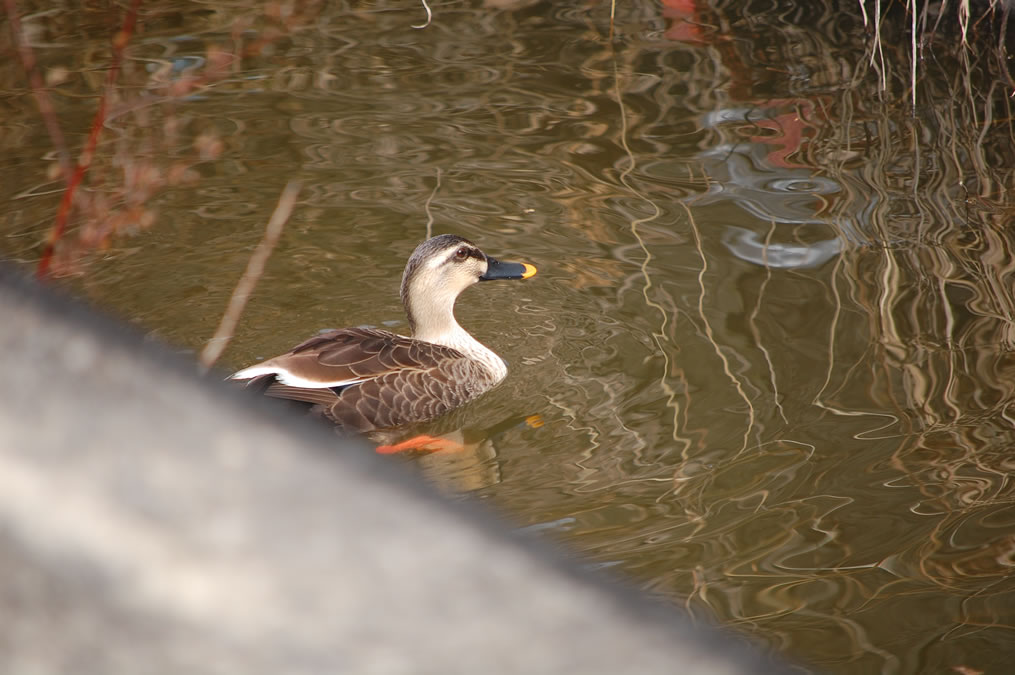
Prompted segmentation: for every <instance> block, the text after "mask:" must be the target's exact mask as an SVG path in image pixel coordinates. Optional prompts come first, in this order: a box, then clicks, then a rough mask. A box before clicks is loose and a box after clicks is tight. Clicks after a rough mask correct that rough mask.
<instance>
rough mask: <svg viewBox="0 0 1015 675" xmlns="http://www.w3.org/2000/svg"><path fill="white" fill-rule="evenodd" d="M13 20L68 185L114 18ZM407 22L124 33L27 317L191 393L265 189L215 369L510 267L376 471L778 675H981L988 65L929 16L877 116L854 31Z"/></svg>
mask: <svg viewBox="0 0 1015 675" xmlns="http://www.w3.org/2000/svg"><path fill="white" fill-rule="evenodd" d="M152 4H153V5H155V4H156V3H152ZM755 4H758V5H764V7H763V8H762V7H758V8H755V7H754V5H755ZM868 4H869V5H870V7H869V8H868V9H869V10H872V9H873V3H868ZM19 6H20V11H21V22H20V23H21V26H20V31H21V35H22V37H23V39H24V40H25V41H26V42H27V43H29V44H30V45H31V46H32V47H33V50H34V56H35V58H36V59H37V60H38V64H39V71H38V72H39V74H40V77H41V78H42V81H43V82H45V83H46V85H45V92H46V93H47V95H48V100H49V101H50V103H51V105H52V106H53V108H54V110H55V114H54V118H55V119H57V120H58V122H59V124H60V126H61V128H62V133H63V136H64V140H63V141H62V142H63V143H65V144H66V145H67V146H68V147H69V148H70V155H71V156H72V157H73V158H76V157H77V156H78V153H79V151H80V149H81V148H82V147H83V146H84V145H85V143H86V140H87V136H88V133H89V130H90V128H91V123H92V117H93V115H94V114H95V111H96V108H97V103H98V96H99V94H100V93H101V92H102V91H103V90H104V87H105V78H106V76H107V73H108V71H109V63H110V49H109V36H110V34H111V33H112V32H114V30H115V29H114V27H116V26H119V25H120V24H121V22H122V21H123V19H124V15H125V8H124V7H121V6H119V5H112V4H110V5H106V4H104V3H90V4H88V5H87V6H85V7H82V6H80V5H79V4H78V3H70V2H59V1H57V2H46V3H31V2H26V3H19ZM431 9H432V11H433V20H432V22H431V23H430V24H429V25H426V26H425V27H424V28H416V27H414V26H415V25H421V24H423V23H424V22H425V21H426V10H425V9H424V6H423V5H422V4H420V3H416V2H412V1H409V0H406V1H405V2H400V3H390V2H386V1H381V2H377V3H371V4H367V3H358V2H351V3H342V2H339V3H320V4H319V3H314V2H302V3H300V2H293V3H286V2H280V3H274V4H268V5H262V4H261V3H254V2H243V1H237V2H231V3H204V2H163V3H157V6H143V7H142V8H141V11H140V15H139V23H138V26H137V28H136V29H135V30H134V31H133V32H132V33H131V34H130V35H129V40H128V43H127V49H126V51H125V53H124V61H123V65H122V69H121V71H120V72H119V73H118V74H117V80H116V84H115V86H114V87H113V88H112V89H111V91H110V96H111V98H110V104H109V109H108V115H107V118H106V119H105V121H104V122H103V125H102V129H101V131H102V134H101V136H100V137H99V141H98V145H97V148H96V152H95V154H94V158H93V161H92V166H91V168H90V169H89V172H88V174H87V176H86V178H85V181H84V183H83V184H82V188H81V189H80V191H79V197H78V201H77V202H76V203H75V206H76V210H75V211H74V216H73V219H72V222H71V224H72V227H71V229H70V230H69V232H68V233H67V235H65V238H64V240H63V241H62V243H61V247H60V249H59V251H58V256H57V258H56V259H55V260H54V270H55V272H56V276H57V278H58V279H60V283H62V284H64V285H66V286H68V287H70V288H72V289H73V290H74V291H75V292H77V293H80V294H82V295H84V296H86V297H88V298H89V299H90V300H92V301H94V302H95V303H96V304H98V305H100V306H102V307H104V308H106V309H107V310H108V311H110V312H112V313H114V314H116V315H119V316H121V317H123V318H125V319H127V320H129V321H131V322H133V323H135V324H136V325H138V326H139V327H140V328H141V329H142V330H143V331H145V332H146V333H150V334H152V335H153V336H156V337H158V338H160V339H161V340H164V341H165V342H167V343H169V344H170V345H172V346H173V347H174V348H177V349H179V350H183V351H188V352H194V353H195V354H196V353H197V352H199V351H200V349H201V348H202V347H203V345H204V344H205V343H206V342H207V340H208V339H209V338H210V337H211V336H212V335H213V334H214V332H215V329H216V326H217V324H218V322H219V320H220V318H221V316H222V313H223V311H224V309H225V306H226V303H227V301H228V299H229V297H230V295H231V293H232V291H233V288H234V287H235V285H236V282H237V280H238V279H239V277H240V275H241V274H242V273H243V270H244V268H245V266H246V264H247V261H248V259H249V257H250V255H251V253H252V251H253V250H254V248H255V246H256V245H257V244H258V242H259V241H260V239H261V237H262V234H263V230H264V224H265V223H266V222H267V220H268V218H269V217H270V215H271V213H272V210H273V209H274V207H275V205H276V202H277V200H278V197H279V194H280V193H281V191H282V188H283V186H284V185H285V184H286V183H287V181H289V180H291V179H296V180H299V181H301V183H302V188H301V191H300V193H299V197H298V200H297V204H296V207H295V209H294V210H293V212H292V215H291V217H290V218H289V220H288V222H287V224H286V227H285V230H284V232H283V234H282V237H281V240H280V242H279V244H278V246H277V247H276V249H275V250H274V252H273V254H272V257H271V259H270V262H269V263H268V266H267V268H266V270H265V272H264V274H263V275H262V277H261V279H260V282H259V285H258V286H257V289H256V292H255V293H254V295H253V297H252V299H251V301H250V303H249V304H248V306H247V308H246V310H245V312H244V314H243V316H242V320H241V322H240V324H239V327H238V329H237V332H236V336H235V338H234V339H233V341H232V342H231V343H230V346H229V348H228V350H227V351H226V352H225V354H224V356H223V359H222V361H221V362H220V363H219V366H220V367H222V368H223V369H224V370H229V369H233V368H236V367H239V366H242V365H246V364H249V363H251V362H253V361H255V360H257V359H261V358H266V357H269V356H272V355H274V354H277V353H280V352H282V351H284V350H286V349H288V348H289V347H291V346H292V345H294V344H295V343H296V342H298V341H300V340H302V339H303V338H305V337H308V336H310V335H312V334H314V333H315V332H317V331H318V330H321V329H324V328H329V327H340V326H346V325H361V324H368V325H376V326H383V327H388V328H390V329H392V330H395V331H405V330H407V327H406V325H405V318H404V315H403V313H402V308H401V305H400V304H399V301H398V284H399V280H400V276H401V272H402V268H403V266H404V264H405V261H406V259H407V257H408V255H409V254H410V253H411V251H412V249H413V248H414V246H415V245H416V244H417V243H418V242H419V241H421V240H423V239H424V238H426V237H427V236H428V234H430V233H434V234H436V233H441V232H454V233H457V234H461V235H463V236H465V237H467V238H469V239H471V240H473V241H474V242H476V243H477V244H479V245H480V246H481V247H483V248H484V250H486V251H487V252H488V253H489V254H491V255H493V256H495V257H498V258H500V259H504V260H519V261H527V262H530V263H533V264H535V265H536V266H537V267H538V268H539V274H538V275H537V276H536V277H535V278H533V279H530V280H527V281H524V282H510V283H509V282H501V283H498V284H484V285H482V286H481V287H477V288H473V289H470V290H469V291H467V292H466V293H465V294H464V295H463V296H462V298H461V300H460V301H459V306H458V316H459V319H460V321H461V322H462V324H463V325H465V326H466V327H467V328H469V329H470V330H471V331H472V332H473V333H474V334H475V335H476V336H477V337H478V338H479V339H481V340H482V341H484V342H485V343H487V344H489V345H490V346H491V347H492V348H493V349H495V350H496V351H498V352H499V353H500V354H501V355H503V356H504V357H505V359H506V360H507V361H508V362H509V364H510V368H511V372H510V375H509V378H508V380H507V381H506V382H505V384H504V385H502V386H501V387H499V388H498V389H496V390H495V391H494V392H492V393H491V394H489V395H488V396H487V397H485V398H484V399H483V400H482V401H481V402H479V404H477V405H476V406H473V407H472V408H471V409H470V410H469V411H468V413H469V414H468V416H467V422H463V430H462V434H461V439H462V440H463V441H464V444H465V451H463V452H459V453H453V454H431V455H418V456H411V457H406V458H403V459H402V460H401V461H404V462H407V463H411V464H413V465H414V466H418V467H419V469H420V470H421V471H423V472H424V473H425V475H427V476H428V477H429V478H430V479H431V480H433V481H434V482H435V483H437V484H438V485H440V486H441V487H442V489H445V490H448V491H449V492H452V493H455V494H467V495H470V496H472V497H474V498H478V499H483V500H486V501H488V502H490V503H491V504H492V505H493V506H494V508H496V509H497V510H498V511H500V512H502V513H504V514H505V516H506V517H507V518H508V519H509V520H510V521H511V522H513V523H516V524H517V526H518V527H522V528H528V529H531V530H536V531H540V532H542V533H543V534H545V535H546V536H549V537H552V538H555V539H556V540H559V541H561V542H563V543H564V544H565V545H566V546H568V547H570V548H571V549H574V550H577V551H580V552H581V553H583V554H584V555H585V556H587V557H588V559H589V560H590V561H592V563H593V564H595V565H597V566H601V567H607V568H610V569H611V570H612V571H615V572H617V573H618V574H621V575H624V576H626V577H628V578H630V579H633V580H634V582H635V583H636V584H638V585H639V586H641V587H643V588H645V589H647V590H649V591H650V592H651V593H653V594H657V595H660V596H663V597H665V598H667V599H669V600H671V601H672V602H673V603H676V604H678V605H681V606H683V607H685V608H686V609H687V610H688V611H690V612H691V613H692V614H693V615H694V616H696V617H700V618H702V619H704V620H716V621H718V622H720V623H722V624H725V625H728V626H731V627H734V628H735V629H737V630H739V631H742V632H744V633H745V634H747V635H749V636H751V639H752V640H754V641H756V642H757V643H758V644H761V645H764V646H767V647H769V648H771V649H773V650H778V651H780V652H782V653H784V654H786V655H788V656H789V657H791V658H793V659H796V660H799V661H800V662H801V663H804V664H809V665H810V666H812V667H813V668H815V669H817V670H820V671H823V672H835V673H872V672H883V673H924V672H941V673H944V672H960V673H977V672H988V673H995V672H1007V671H1006V668H1008V667H1010V666H1009V665H1008V664H1010V662H1011V658H1012V655H1013V654H1015V633H1013V628H1015V578H1013V575H1012V572H1013V570H1015V485H1013V481H1012V473H1013V472H1015V449H1013V444H1015V413H1013V412H1012V409H1011V404H1012V402H1013V393H1012V384H1011V383H1012V382H1013V381H1015V359H1013V357H1012V350H1013V347H1015V323H1013V317H1015V297H1013V290H1012V289H1013V287H1015V286H1013V281H1015V263H1013V260H1012V250H1013V248H1015V237H1013V235H1012V232H1011V228H1010V223H1011V214H1012V213H1013V210H1012V205H1013V200H1012V198H1011V194H1012V184H1013V181H1012V177H1013V168H1015V143H1013V140H1012V138H1013V137H1012V130H1011V125H1010V120H1011V111H1010V108H1008V107H1006V105H1007V103H1006V101H1007V100H1008V99H1007V95H1008V94H1009V93H1011V86H1010V82H1011V80H1010V78H1009V80H1007V81H1008V83H1009V84H1008V85H1005V84H1004V80H1003V77H1002V76H1001V75H999V74H998V73H997V72H994V71H993V70H991V68H995V67H997V64H996V63H994V61H992V60H991V59H992V58H993V57H992V56H990V54H991V52H989V51H984V53H983V54H980V53H979V52H976V51H970V52H967V53H969V54H972V55H973V56H972V57H969V58H966V59H965V60H963V58H962V53H963V52H962V51H961V49H959V48H957V47H956V45H958V43H959V38H958V37H957V35H958V34H957V33H956V32H954V30H953V28H952V27H951V26H950V24H952V23H954V18H953V17H948V16H946V17H945V19H944V20H943V22H942V24H941V25H940V26H939V27H938V31H939V32H938V34H937V35H936V36H935V37H934V38H933V39H930V40H927V41H925V42H923V43H921V44H920V45H919V48H920V56H921V59H920V61H919V65H920V72H919V73H918V82H917V85H918V86H917V88H916V99H915V107H914V102H913V99H912V98H911V97H912V95H913V92H912V89H911V86H910V79H909V78H910V70H909V66H910V62H909V60H908V59H909V49H910V42H909V34H908V33H907V32H906V27H907V26H908V21H909V17H908V16H906V15H905V14H904V13H901V12H899V13H898V15H888V16H886V20H885V23H884V25H883V26H882V28H881V31H882V34H881V38H882V43H881V45H882V49H881V51H878V50H877V49H876V48H875V47H874V46H873V45H874V44H875V43H874V36H873V30H872V29H868V28H865V26H864V20H863V16H862V14H861V11H860V6H859V5H858V3H856V2H855V1H849V2H847V1H845V0H843V2H841V3H840V4H835V3H810V2H798V3H789V2H783V3H779V2H767V3H740V2H737V3H732V2H730V3H722V2H716V3H705V2H694V1H692V0H683V1H680V0H666V1H664V2H650V1H648V0H638V1H635V2H630V1H629V2H626V3H622V4H620V3H618V7H617V14H616V20H615V25H614V34H613V36H612V37H610V35H609V31H610V28H609V25H610V6H609V3H586V4H573V5H572V4H570V3H569V4H566V5H565V4H556V3H549V2H531V1H526V0H519V1H516V2H512V1H511V0H487V2H486V3H485V4H484V3H482V2H473V1H469V2H455V3H446V4H436V3H435V4H433V5H432V7H431ZM896 9H898V8H896ZM7 19H8V24H9V23H10V21H9V17H7ZM933 19H934V17H931V20H932V21H933ZM991 25H992V24H989V22H987V21H984V22H981V24H980V25H979V29H980V30H982V31H985V33H984V34H983V35H986V37H985V38H983V39H980V40H979V42H980V43H984V42H987V41H993V42H991V43H990V44H993V43H995V42H997V32H996V31H995V32H994V33H990V29H991ZM949 31H951V32H949ZM7 32H9V31H6V28H5V35H4V37H3V38H2V39H3V40H4V41H5V42H4V45H5V47H6V48H7V49H8V51H9V53H13V52H12V51H10V48H11V45H10V42H9V41H10V39H11V38H10V37H9V36H8V35H7V34H6V33H7ZM991 35H992V36H993V37H990V36H991ZM987 38H989V40H987ZM973 42H976V40H974V41H973ZM969 49H971V50H975V47H970V48H969ZM872 56H873V58H872ZM882 76H883V77H882ZM0 87H2V91H0V94H2V95H0V102H2V110H3V117H2V119H0V147H2V149H3V154H4V160H3V162H2V164H0V181H2V184H3V186H4V189H3V190H2V192H0V199H2V200H3V208H2V210H0V213H2V214H3V216H2V219H0V246H2V253H3V254H4V255H5V256H6V257H8V258H11V259H14V260H16V261H19V262H20V263H21V264H22V265H24V266H25V268H26V269H31V268H32V267H33V266H34V265H36V264H37V262H38V261H39V258H40V255H41V252H42V245H41V244H42V242H43V241H44V239H45V237H46V232H47V231H48V229H49V228H50V226H51V224H52V223H53V220H54V214H55V213H56V210H57V205H58V203H59V200H60V196H61V193H62V192H63V186H64V179H63V178H61V177H60V174H59V172H58V171H56V170H54V167H55V166H57V162H58V160H59V157H60V151H59V147H60V146H59V143H58V142H56V141H55V140H54V138H53V136H52V135H51V133H50V132H49V131H47V125H46V124H45V123H44V122H45V121H46V119H45V117H44V116H40V114H39V108H38V105H39V103H38V101H39V96H38V94H39V89H35V90H34V93H33V89H32V88H31V87H29V86H28V84H27V78H26V76H25V69H24V67H23V66H22V64H21V62H20V61H19V60H18V59H16V58H9V59H7V60H6V61H5V62H4V64H2V65H0ZM435 545H439V542H437V543H435Z"/></svg>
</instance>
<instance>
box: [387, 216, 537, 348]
mask: <svg viewBox="0 0 1015 675" xmlns="http://www.w3.org/2000/svg"><path fill="white" fill-rule="evenodd" d="M535 273H536V268H535V267H533V266H532V265H529V264H528V263H513V262H500V261H499V260H495V259H494V258H491V257H490V256H488V255H486V254H485V253H483V251H481V250H480V249H479V247H478V246H476V245H475V244H473V243H472V242H471V241H469V240H468V239H465V238H463V237H459V236H458V235H456V234H440V235H437V236H436V237H433V238H432V239H427V240H426V241H424V242H423V243H422V244H420V245H419V246H417V247H416V250H415V251H413V253H412V256H410V257H409V262H408V263H407V264H406V266H405V273H404V274H403V275H402V290H401V295H402V304H403V305H405V312H406V314H407V315H408V317H409V328H410V329H411V330H412V333H413V335H420V333H422V334H423V335H420V337H422V338H423V339H428V337H429V336H431V334H434V333H439V332H442V331H446V330H451V329H453V328H456V327H457V323H455V320H454V314H453V310H454V306H455V300H456V299H457V298H458V296H459V294H461V292H462V291H464V290H465V289H466V288H468V287H469V286H471V285H473V284H474V283H476V282H477V281H492V280H495V279H528V278H529V277H531V276H533V275H534V274H535Z"/></svg>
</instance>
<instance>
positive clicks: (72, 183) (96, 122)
mask: <svg viewBox="0 0 1015 675" xmlns="http://www.w3.org/2000/svg"><path fill="white" fill-rule="evenodd" d="M13 2H14V0H7V3H8V11H10V8H11V7H12V6H13ZM140 6H141V0H131V3H130V8H129V9H128V10H127V16H126V17H124V20H123V27H121V28H120V30H119V32H117V34H116V35H114V36H113V54H112V58H111V59H110V64H109V72H108V73H107V75H106V87H105V89H104V90H103V92H102V95H101V96H100V97H99V108H98V110H96V111H95V117H94V118H92V128H91V131H90V132H89V134H88V142H87V143H86V144H85V149H84V150H83V151H82V153H81V157H80V158H79V159H78V163H77V166H76V167H75V168H74V173H72V174H71V176H70V180H68V181H67V187H66V189H65V190H64V192H63V198H62V199H61V200H60V207H59V208H58V209H57V212H56V218H55V219H54V221H53V227H51V228H50V230H49V235H48V236H47V237H46V247H45V248H44V249H43V251H42V258H41V259H40V260H39V266H38V268H37V269H36V276H37V277H38V278H39V279H45V278H46V277H47V276H48V274H49V268H50V265H51V264H52V261H53V252H54V250H55V249H56V243H57V242H58V241H60V237H62V236H63V233H64V230H66V229H67V220H68V218H69V216H70V211H71V206H72V204H73V202H74V192H75V191H76V190H77V187H78V185H80V184H81V181H82V179H83V178H84V177H85V173H86V172H87V171H88V167H89V166H91V163H92V157H93V155H94V153H95V146H96V145H97V144H98V142H99V134H100V133H102V126H103V124H104V123H105V121H106V108H107V105H108V99H109V94H110V92H111V91H112V90H113V85H114V84H116V78H117V76H118V75H119V73H120V64H121V63H122V62H123V50H124V48H125V47H126V46H127V43H128V42H130V38H131V35H133V34H134V27H135V26H136V25H137V14H138V9H139V8H140Z"/></svg>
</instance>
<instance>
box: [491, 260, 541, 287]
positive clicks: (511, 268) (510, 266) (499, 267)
mask: <svg viewBox="0 0 1015 675" xmlns="http://www.w3.org/2000/svg"><path fill="white" fill-rule="evenodd" d="M535 274H536V268H535V267H534V266H533V265H530V264H528V263H514V262H501V261H499V260H494V259H493V258H490V257H487V259H486V274H484V275H483V276H481V277H480V278H479V280H480V281H493V280H495V279H528V278H529V277H531V276H535Z"/></svg>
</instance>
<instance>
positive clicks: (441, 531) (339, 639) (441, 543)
mask: <svg viewBox="0 0 1015 675" xmlns="http://www.w3.org/2000/svg"><path fill="white" fill-rule="evenodd" d="M0 370H2V372H3V374H4V378H3V386H0V626H2V630H0V672H2V673H33V674H38V675H42V674H48V673H74V674H75V675H82V674H87V673H96V674H98V673H101V674H103V675H116V674H120V673H122V674H128V673H129V674H130V675H138V674H144V673H243V674H245V675H252V674H257V673H272V674H281V673H354V674H361V673H363V674H365V673H385V674H388V673H392V674H397V673H414V674H415V673H435V674H438V673H439V674H442V675H446V674H451V673H477V674H480V673H482V674H486V673H490V674H497V673H561V674H563V673H583V674H590V673H604V674H606V673H610V674H616V673H680V674H693V673H702V674H705V673H708V674H719V673H775V672H785V671H784V669H783V668H782V667H780V666H778V665H775V664H773V663H772V662H771V661H770V660H769V659H766V658H763V657H760V656H759V655H757V654H756V653H755V652H753V651H752V650H751V649H750V648H749V647H748V646H746V644H745V642H744V640H743V638H741V637H736V636H732V635H728V634H726V633H720V632H718V631H715V630H711V629H706V628H702V627H694V626H691V625H690V624H689V623H688V622H687V620H686V619H685V618H684V617H683V615H681V614H679V613H678V612H677V610H676V609H673V608H670V607H664V606H659V605H657V604H655V603H652V602H650V601H649V600H647V599H645V598H642V597H640V596H638V595H636V594H635V593H634V592H632V591H630V590H628V589H621V588H618V587H615V586H613V585H612V584H611V583H610V582H608V581H606V580H604V579H600V578H598V577H595V576H593V575H591V574H588V573H585V572H583V571H580V570H579V569H578V567H577V566H576V565H575V564H573V562H569V561H564V560H563V559H562V558H560V557H559V556H557V555H556V554H555V553H552V552H550V551H549V550H547V549H548V547H546V546H545V545H541V544H534V543H533V542H531V541H528V540H525V539H522V538H521V537H518V536H515V535H512V534H510V533H509V531H508V529H507V528H506V527H505V526H504V525H503V524H501V523H499V522H497V521H495V520H494V519H493V518H492V517H490V516H489V515H488V514H483V513H478V511H480V510H481V509H482V507H480V506H478V505H476V504H470V503H467V502H466V503H446V502H444V501H442V500H441V499H439V498H437V497H436V496H434V495H432V494H431V492H430V491H429V490H428V489H427V488H426V487H425V486H422V485H420V484H418V482H417V481H416V479H415V478H414V477H413V476H410V475H408V474H403V472H402V471H400V470H399V467H397V466H393V465H389V464H386V463H385V462H384V461H383V460H381V459H379V458H377V457H375V456H373V455H371V454H370V453H369V452H364V450H363V449H362V448H359V447H341V446H340V443H338V442H336V439H335V438H334V437H333V436H332V435H331V434H329V433H326V431H324V430H322V429H318V428H316V427H313V426H311V425H310V424H308V423H305V421H304V420H297V419H288V418H284V417H283V416H282V415H281V413H280V412H278V411H275V410H273V409H269V408H267V407H266V406H264V405H261V403H263V402H261V401H256V400H252V399H248V398H247V397H245V396H242V395H240V394H242V392H232V391H231V390H230V391H227V390H226V388H225V387H224V386H223V385H222V384H221V383H219V382H213V381H202V380H200V379H199V378H198V377H196V376H195V375H194V374H193V368H191V367H190V366H189V364H187V363H186V362H184V361H181V360H179V359H176V358H174V357H173V356H172V355H170V354H168V352H167V351H166V350H164V349H162V348H160V347H159V346H158V345H152V344H144V343H143V341H142V340H141V339H139V338H138V337H137V336H136V335H134V334H133V333H132V332H131V331H129V330H127V329H126V328H123V327H120V326H118V325H115V324H113V323H112V322H110V321H108V320H106V319H103V318H100V317H98V316H96V315H95V314H93V313H92V312H91V311H89V310H88V309H87V308H85V307H83V306H82V305H80V304H79V303H76V302H71V301H68V300H66V299H63V298H60V297H57V296H56V295H54V294H53V293H51V292H50V291H47V290H46V289H42V288H39V287H37V286H36V285H34V284H33V283H31V282H28V281H25V280H23V279H21V278H20V277H19V276H18V274H17V273H16V272H13V271H12V270H11V269H3V268H0Z"/></svg>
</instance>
